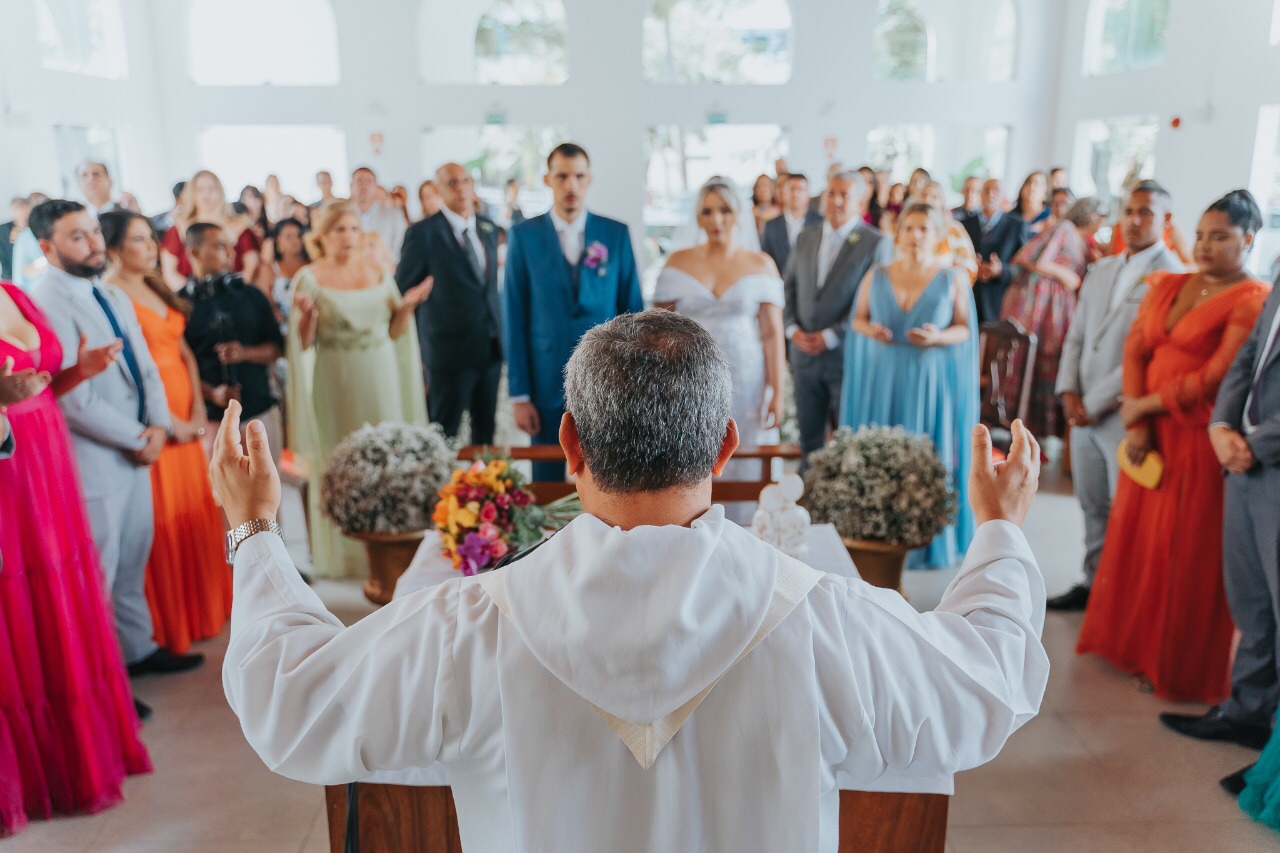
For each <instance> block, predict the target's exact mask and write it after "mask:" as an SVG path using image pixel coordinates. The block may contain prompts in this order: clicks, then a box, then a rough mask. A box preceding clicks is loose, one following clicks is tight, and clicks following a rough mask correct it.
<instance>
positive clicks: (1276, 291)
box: [1210, 286, 1280, 467]
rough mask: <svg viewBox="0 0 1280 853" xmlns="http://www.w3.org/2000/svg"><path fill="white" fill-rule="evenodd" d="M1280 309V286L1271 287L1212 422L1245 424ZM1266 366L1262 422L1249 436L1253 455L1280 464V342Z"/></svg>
mask: <svg viewBox="0 0 1280 853" xmlns="http://www.w3.org/2000/svg"><path fill="white" fill-rule="evenodd" d="M1277 311H1280V286H1277V287H1273V288H1272V289H1271V296H1270V297H1268V299H1267V302H1266V304H1265V305H1263V306H1262V313H1261V314H1260V315H1259V316H1258V322H1256V323H1254V324H1253V331H1252V332H1250V333H1249V337H1248V339H1247V340H1245V342H1244V346H1242V347H1240V352H1239V353H1238V354H1237V355H1236V360H1235V361H1233V362H1232V363H1231V369H1230V370H1228V371H1227V375H1226V378H1225V379H1223V380H1222V385H1221V386H1220V387H1219V388H1218V401H1217V404H1216V405H1215V406H1214V407H1213V417H1212V419H1211V420H1210V422H1211V423H1225V424H1227V425H1228V426H1230V427H1231V428H1232V429H1234V430H1242V429H1243V426H1244V406H1245V401H1246V400H1248V398H1249V389H1250V388H1251V387H1252V386H1253V377H1254V376H1255V375H1257V372H1258V367H1259V363H1260V362H1261V361H1262V355H1263V352H1262V350H1263V347H1265V346H1266V344H1267V336H1268V335H1270V334H1271V324H1272V323H1274V322H1275V319H1276V312H1277ZM1261 367H1262V387H1261V389H1260V390H1259V393H1260V394H1261V395H1262V396H1261V399H1260V400H1259V401H1258V404H1259V406H1260V408H1261V410H1262V423H1260V424H1255V426H1256V427H1257V428H1256V429H1255V430H1254V431H1253V432H1252V433H1251V434H1249V435H1247V436H1246V437H1245V438H1246V440H1247V441H1248V442H1249V447H1251V448H1252V449H1253V456H1254V458H1255V459H1257V460H1258V461H1259V462H1260V463H1262V464H1263V465H1266V466H1268V467H1274V466H1280V342H1278V343H1276V344H1275V345H1273V346H1272V347H1271V352H1270V353H1268V354H1267V360H1266V363H1265V364H1262V365H1261Z"/></svg>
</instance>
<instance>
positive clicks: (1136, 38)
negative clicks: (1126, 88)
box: [1085, 0, 1169, 75]
mask: <svg viewBox="0 0 1280 853" xmlns="http://www.w3.org/2000/svg"><path fill="white" fill-rule="evenodd" d="M1168 27H1169V0H1093V2H1092V4H1091V5H1090V6H1089V17H1088V20H1087V22H1086V34H1085V73H1086V74H1091V75H1101V74H1115V73H1117V72H1120V71H1133V70H1135V69H1138V68H1150V67H1151V66H1153V65H1160V64H1161V63H1163V62H1164V41H1165V35H1166V34H1167V32H1168Z"/></svg>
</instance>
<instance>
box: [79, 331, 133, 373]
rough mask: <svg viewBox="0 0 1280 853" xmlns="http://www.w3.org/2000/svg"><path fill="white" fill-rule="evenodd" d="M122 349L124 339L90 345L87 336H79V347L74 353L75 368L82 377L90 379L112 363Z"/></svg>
mask: <svg viewBox="0 0 1280 853" xmlns="http://www.w3.org/2000/svg"><path fill="white" fill-rule="evenodd" d="M123 350H124V341H122V340H118V339H117V340H114V341H112V342H111V343H109V344H107V345H106V346H102V347H92V348H91V347H90V346H89V336H88V335H81V336H80V348H79V350H78V351H77V353H76V369H77V370H79V371H80V377H81V378H82V379H92V378H93V377H95V376H97V375H98V374H99V373H102V372H103V371H104V370H106V369H107V368H108V367H110V366H111V365H112V364H115V360H116V358H117V357H118V356H119V355H120V353H121V352H122V351H123Z"/></svg>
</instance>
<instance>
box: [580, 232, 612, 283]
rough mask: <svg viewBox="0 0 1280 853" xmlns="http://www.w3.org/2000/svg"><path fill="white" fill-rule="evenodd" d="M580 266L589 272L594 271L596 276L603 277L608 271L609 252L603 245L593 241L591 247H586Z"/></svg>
mask: <svg viewBox="0 0 1280 853" xmlns="http://www.w3.org/2000/svg"><path fill="white" fill-rule="evenodd" d="M582 265H583V266H584V267H586V268H587V269H589V270H595V271H596V275H598V276H603V275H604V274H605V272H606V271H608V269H609V250H608V249H606V248H605V245H604V243H601V242H600V241H599V240H593V241H592V243H591V245H589V246H587V252H586V255H584V256H583V258H582Z"/></svg>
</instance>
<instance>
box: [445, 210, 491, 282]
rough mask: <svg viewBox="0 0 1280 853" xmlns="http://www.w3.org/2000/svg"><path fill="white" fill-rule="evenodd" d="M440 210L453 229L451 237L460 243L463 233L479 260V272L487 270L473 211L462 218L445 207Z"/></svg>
mask: <svg viewBox="0 0 1280 853" xmlns="http://www.w3.org/2000/svg"><path fill="white" fill-rule="evenodd" d="M440 212H441V213H443V214H444V218H445V219H447V220H449V227H450V228H452V229H453V237H454V239H455V240H457V241H458V245H459V246H461V245H462V236H463V235H464V234H465V235H466V236H467V239H469V240H470V241H471V249H472V251H474V252H475V253H476V260H477V261H479V262H480V272H481V273H486V272H488V271H489V268H488V261H487V259H486V258H485V256H484V243H482V242H481V241H480V235H479V234H477V233H476V217H475V214H474V213H473V214H472V215H470V216H468V217H467V218H466V219H463V218H462V217H461V216H459V215H458V214H456V213H454V212H453V211H452V210H450V209H449V208H447V207H441V208H440Z"/></svg>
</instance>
